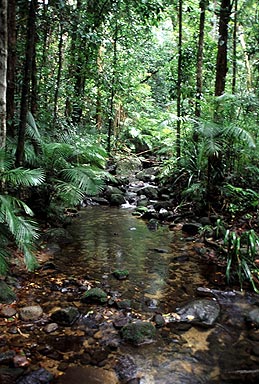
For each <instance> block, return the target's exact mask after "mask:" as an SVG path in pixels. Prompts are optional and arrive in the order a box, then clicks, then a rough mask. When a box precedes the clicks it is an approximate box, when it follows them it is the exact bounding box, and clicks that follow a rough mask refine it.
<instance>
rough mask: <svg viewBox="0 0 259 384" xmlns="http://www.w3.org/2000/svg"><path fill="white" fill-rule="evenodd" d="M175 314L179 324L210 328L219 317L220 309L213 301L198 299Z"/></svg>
mask: <svg viewBox="0 0 259 384" xmlns="http://www.w3.org/2000/svg"><path fill="white" fill-rule="evenodd" d="M177 314H178V315H179V316H180V321H181V322H188V323H194V324H200V325H206V326H211V325H213V324H214V323H215V322H216V320H217V319H218V317H219V314H220V307H219V304H218V303H217V301H215V300H207V299H200V300H194V301H192V302H190V303H188V304H186V305H184V306H183V307H181V308H180V309H178V310H177ZM178 321H179V319H178Z"/></svg>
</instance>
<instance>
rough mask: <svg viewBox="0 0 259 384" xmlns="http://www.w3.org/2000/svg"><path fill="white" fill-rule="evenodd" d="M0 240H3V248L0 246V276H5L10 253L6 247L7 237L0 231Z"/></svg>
mask: <svg viewBox="0 0 259 384" xmlns="http://www.w3.org/2000/svg"><path fill="white" fill-rule="evenodd" d="M0 242H1V248H0V276H4V275H5V274H6V272H7V270H8V263H7V259H8V258H9V257H10V253H9V252H8V251H7V249H6V247H5V244H4V243H5V238H3V236H1V233H0Z"/></svg>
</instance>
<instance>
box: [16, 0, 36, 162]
mask: <svg viewBox="0 0 259 384" xmlns="http://www.w3.org/2000/svg"><path fill="white" fill-rule="evenodd" d="M37 4H38V0H31V1H29V2H28V6H29V14H28V22H27V42H26V55H25V63H24V74H23V84H22V95H21V106H20V122H19V134H18V143H17V148H16V166H17V167H19V166H21V165H22V162H23V157H24V146H25V131H26V123H27V114H28V107H29V96H30V84H31V78H32V64H33V55H34V52H35V41H36V10H37Z"/></svg>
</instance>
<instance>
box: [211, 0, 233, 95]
mask: <svg viewBox="0 0 259 384" xmlns="http://www.w3.org/2000/svg"><path fill="white" fill-rule="evenodd" d="M230 15H231V0H221V6H220V11H219V40H218V52H217V64H216V82H215V96H221V95H223V93H224V91H225V85H226V76H227V71H228V66H227V64H228V63H227V45H228V23H229V19H230Z"/></svg>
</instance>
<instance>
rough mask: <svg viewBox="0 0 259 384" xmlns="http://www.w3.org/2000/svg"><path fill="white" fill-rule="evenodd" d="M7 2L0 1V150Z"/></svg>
mask: <svg viewBox="0 0 259 384" xmlns="http://www.w3.org/2000/svg"><path fill="white" fill-rule="evenodd" d="M7 40H8V37H7V0H0V148H4V147H5V143H6V89H7V83H6V75H7V47H8V43H7Z"/></svg>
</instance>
